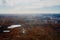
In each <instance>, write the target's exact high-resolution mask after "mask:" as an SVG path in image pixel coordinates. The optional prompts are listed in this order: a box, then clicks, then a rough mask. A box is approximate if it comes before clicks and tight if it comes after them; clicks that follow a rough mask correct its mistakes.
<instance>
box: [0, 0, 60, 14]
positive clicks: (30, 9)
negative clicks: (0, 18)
mask: <svg viewBox="0 0 60 40" xmlns="http://www.w3.org/2000/svg"><path fill="white" fill-rule="evenodd" d="M0 13H60V0H0Z"/></svg>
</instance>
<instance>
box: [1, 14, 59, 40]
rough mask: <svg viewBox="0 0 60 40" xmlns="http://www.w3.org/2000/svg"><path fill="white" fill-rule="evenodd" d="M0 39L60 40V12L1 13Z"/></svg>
mask: <svg viewBox="0 0 60 40" xmlns="http://www.w3.org/2000/svg"><path fill="white" fill-rule="evenodd" d="M11 25H15V26H16V25H18V26H19V25H20V26H19V27H18V26H17V27H14V28H8V27H9V26H11ZM12 27H13V26H12ZM0 40H60V14H0Z"/></svg>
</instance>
